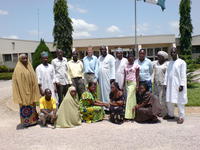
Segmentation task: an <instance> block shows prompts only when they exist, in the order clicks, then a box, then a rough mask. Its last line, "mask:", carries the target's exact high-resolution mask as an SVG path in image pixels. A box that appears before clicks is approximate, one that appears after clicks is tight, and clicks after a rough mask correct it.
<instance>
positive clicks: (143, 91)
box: [133, 83, 161, 123]
mask: <svg viewBox="0 0 200 150" xmlns="http://www.w3.org/2000/svg"><path fill="white" fill-rule="evenodd" d="M134 110H135V112H136V116H135V121H136V122H139V123H145V122H146V123H157V122H159V120H158V118H157V116H158V115H159V114H160V113H161V105H160V102H159V99H158V98H157V97H156V96H154V95H153V94H152V93H150V92H148V90H147V85H146V84H144V83H141V84H140V85H139V91H138V93H137V105H136V106H135V107H134V108H133V111H134Z"/></svg>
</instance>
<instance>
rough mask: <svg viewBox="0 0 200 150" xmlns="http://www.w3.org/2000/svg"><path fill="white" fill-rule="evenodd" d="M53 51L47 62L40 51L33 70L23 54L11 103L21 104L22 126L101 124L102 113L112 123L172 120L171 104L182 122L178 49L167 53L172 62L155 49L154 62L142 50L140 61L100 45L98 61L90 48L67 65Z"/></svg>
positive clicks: (181, 72) (182, 77)
mask: <svg viewBox="0 0 200 150" xmlns="http://www.w3.org/2000/svg"><path fill="white" fill-rule="evenodd" d="M56 53H57V58H55V59H53V60H52V62H51V64H50V63H49V60H48V53H47V52H42V53H41V61H42V63H41V64H40V65H38V67H37V68H36V70H35V71H34V69H33V68H32V65H31V63H30V62H29V60H28V57H27V56H26V55H25V54H21V55H20V56H19V61H18V63H17V65H16V67H15V70H14V73H13V78H12V81H13V100H14V102H15V103H17V104H19V106H20V118H21V123H22V125H23V126H25V127H28V126H31V125H35V124H37V123H38V122H40V123H41V125H43V126H46V125H47V123H50V124H52V125H54V127H62V128H68V127H74V126H77V125H81V123H82V122H86V123H93V122H97V121H101V120H103V119H104V117H105V114H106V113H107V114H108V115H109V120H110V121H111V122H112V123H116V124H122V123H123V122H124V121H133V120H135V121H137V122H139V123H143V122H147V123H157V122H160V120H159V119H158V117H163V119H167V120H168V119H174V118H175V116H174V104H177V106H178V110H179V116H178V119H177V123H179V124H182V123H183V122H184V116H185V112H184V105H185V104H186V103H187V86H186V63H185V62H184V61H183V60H182V59H180V58H179V57H178V54H177V50H176V48H172V49H171V58H172V60H170V61H168V54H167V53H166V52H164V51H159V52H158V54H157V58H158V60H157V61H154V62H152V61H151V60H149V59H148V58H147V57H146V52H145V49H141V50H140V51H139V58H138V59H135V56H134V54H132V53H129V54H128V57H127V58H125V57H124V56H123V49H121V48H118V49H117V50H116V58H115V57H114V56H113V55H111V54H109V53H108V49H107V47H106V46H101V47H100V53H101V56H100V57H99V58H97V57H96V56H94V55H93V48H92V47H91V46H89V47H88V50H87V56H85V57H84V58H83V60H79V59H78V53H77V51H73V52H72V59H71V60H70V61H67V59H66V58H65V57H63V51H62V50H60V49H58V50H57V51H56ZM152 83H153V88H152ZM97 87H99V88H97ZM97 90H99V93H100V98H98V96H97ZM38 101H39V107H40V112H39V115H38V113H37V111H36V104H37V102H38ZM38 118H39V119H38Z"/></svg>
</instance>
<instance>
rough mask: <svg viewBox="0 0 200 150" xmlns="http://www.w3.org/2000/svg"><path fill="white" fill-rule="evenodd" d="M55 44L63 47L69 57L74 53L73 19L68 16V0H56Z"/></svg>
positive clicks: (60, 47) (59, 47) (57, 46)
mask: <svg viewBox="0 0 200 150" xmlns="http://www.w3.org/2000/svg"><path fill="white" fill-rule="evenodd" d="M53 11H54V22H55V25H54V29H53V36H54V46H56V48H58V49H62V50H63V51H64V52H65V54H66V56H67V57H70V56H71V53H72V43H73V38H72V32H73V27H72V20H71V19H70V18H69V16H68V7H67V2H66V0H54V9H53Z"/></svg>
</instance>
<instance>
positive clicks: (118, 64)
mask: <svg viewBox="0 0 200 150" xmlns="http://www.w3.org/2000/svg"><path fill="white" fill-rule="evenodd" d="M116 56H117V58H116V60H115V79H116V82H117V83H118V84H119V88H120V89H121V90H123V89H124V75H125V74H124V69H125V67H126V66H127V64H128V60H127V59H126V58H124V57H123V49H122V48H118V49H117V51H116Z"/></svg>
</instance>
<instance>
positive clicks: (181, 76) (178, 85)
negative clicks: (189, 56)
mask: <svg viewBox="0 0 200 150" xmlns="http://www.w3.org/2000/svg"><path fill="white" fill-rule="evenodd" d="M171 57H172V60H171V61H170V62H169V65H168V67H167V71H166V74H165V81H164V85H166V90H167V91H166V101H167V108H168V115H167V116H165V117H164V119H174V118H175V117H174V104H177V106H178V112H179V118H178V120H177V123H178V124H182V123H183V122H184V117H185V104H187V102H188V99H187V76H186V63H185V61H184V60H182V59H180V58H178V54H177V49H176V48H172V49H171Z"/></svg>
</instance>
